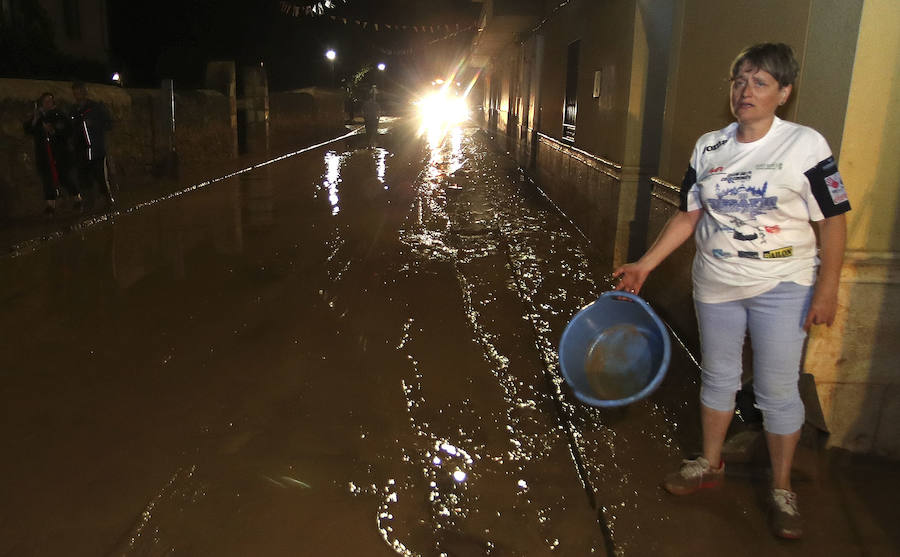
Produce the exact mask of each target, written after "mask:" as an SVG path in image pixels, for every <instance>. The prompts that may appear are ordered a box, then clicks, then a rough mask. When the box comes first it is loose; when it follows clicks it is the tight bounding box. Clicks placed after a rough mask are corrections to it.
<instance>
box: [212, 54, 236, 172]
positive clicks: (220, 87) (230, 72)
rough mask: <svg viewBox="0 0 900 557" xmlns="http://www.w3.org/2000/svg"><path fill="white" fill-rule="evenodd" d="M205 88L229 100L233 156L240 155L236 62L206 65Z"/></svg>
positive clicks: (227, 61) (218, 62) (216, 62)
mask: <svg viewBox="0 0 900 557" xmlns="http://www.w3.org/2000/svg"><path fill="white" fill-rule="evenodd" d="M204 86H205V87H206V88H207V89H212V90H213V91H218V92H219V93H222V94H223V95H225V96H226V97H227V98H228V106H229V109H230V112H229V114H230V122H231V145H232V148H231V156H232V157H236V156H237V153H238V140H237V74H236V72H235V69H234V61H232V60H225V61H214V62H209V63H208V64H206V77H205V79H204Z"/></svg>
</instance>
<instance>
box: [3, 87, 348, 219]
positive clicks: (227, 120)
mask: <svg viewBox="0 0 900 557" xmlns="http://www.w3.org/2000/svg"><path fill="white" fill-rule="evenodd" d="M45 91H49V92H51V93H53V95H54V96H55V97H56V102H57V106H59V107H60V109H62V110H63V111H64V112H66V111H68V109H69V108H70V107H71V105H72V104H73V102H74V99H73V97H72V90H71V82H68V81H39V80H23V79H0V222H2V221H6V220H10V219H17V218H22V217H26V216H29V215H36V214H39V213H40V212H41V210H42V208H43V195H42V188H41V185H40V181H39V179H38V177H37V173H36V171H35V168H34V153H33V149H34V148H33V143H32V140H31V137H30V136H27V135H25V133H24V132H23V129H22V122H23V121H24V120H25V119H26V118H29V117H30V114H31V111H32V109H33V103H34V101H35V99H37V98H38V97H39V96H40V95H41V93H43V92H45ZM89 94H90V96H91V98H93V99H95V100H98V101H101V102H103V103H104V104H105V105H106V107H107V108H108V109H109V111H110V114H111V115H112V118H113V129H112V131H111V132H110V133H109V136H108V144H109V162H110V171H111V173H112V175H113V177H114V180H115V182H116V184H117V186H118V187H119V189H120V190H128V189H131V188H139V187H141V185H142V184H146V183H147V182H148V181H150V180H152V179H153V178H154V175H155V174H156V173H157V170H160V169H161V168H162V167H163V166H164V164H165V162H166V157H165V155H166V154H167V153H168V151H169V142H170V140H169V135H168V134H169V129H170V123H169V122H168V121H167V120H166V117H165V114H167V110H166V108H167V107H166V106H165V103H166V102H167V101H166V99H165V98H164V97H163V95H162V93H161V92H160V90H158V89H122V88H120V87H114V86H108V85H96V84H91V85H89ZM230 103H231V100H230V99H229V97H227V96H225V95H223V94H221V93H219V92H216V91H212V90H196V91H176V92H175V124H176V125H175V150H176V153H177V159H178V162H179V164H181V165H183V166H184V165H191V166H196V165H203V164H210V163H217V162H222V161H225V160H228V159H231V158H233V156H234V153H236V152H237V146H236V144H235V142H236V141H237V136H236V134H235V133H234V128H233V127H232V126H233V125H235V123H234V122H233V120H232V116H231V104H230ZM269 103H270V109H269V119H270V122H269V123H270V127H269V128H270V131H269V133H270V134H271V142H270V146H271V149H275V150H279V149H280V150H284V149H290V148H296V147H298V146H300V145H302V144H303V142H305V141H309V140H312V139H315V138H317V137H321V136H323V135H324V134H337V133H340V132H341V131H342V130H343V123H344V103H343V97H342V96H341V94H340V92H337V91H333V90H327V89H319V88H309V89H301V90H297V91H287V92H282V93H270V100H269Z"/></svg>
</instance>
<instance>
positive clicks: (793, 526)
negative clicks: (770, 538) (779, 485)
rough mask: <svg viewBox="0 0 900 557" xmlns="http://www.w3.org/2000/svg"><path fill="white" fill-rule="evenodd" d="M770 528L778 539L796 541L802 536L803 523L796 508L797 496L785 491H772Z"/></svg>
mask: <svg viewBox="0 0 900 557" xmlns="http://www.w3.org/2000/svg"><path fill="white" fill-rule="evenodd" d="M771 503H772V527H773V528H774V530H775V535H776V536H778V537H780V538H787V539H789V540H796V539H797V538H799V537H800V536H802V535H803V522H802V520H801V519H800V510H799V508H798V507H797V494H796V493H794V492H793V491H788V490H786V489H773V490H772V495H771Z"/></svg>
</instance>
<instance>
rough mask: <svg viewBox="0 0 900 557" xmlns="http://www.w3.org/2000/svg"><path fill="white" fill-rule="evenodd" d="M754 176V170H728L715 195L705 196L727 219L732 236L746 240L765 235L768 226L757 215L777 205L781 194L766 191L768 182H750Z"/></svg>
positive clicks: (713, 208) (760, 237)
mask: <svg viewBox="0 0 900 557" xmlns="http://www.w3.org/2000/svg"><path fill="white" fill-rule="evenodd" d="M752 178H753V172H752V171H749V170H747V171H741V172H733V173H730V174H726V175H725V177H724V178H723V179H722V180H721V181H720V182H719V183H718V184H716V187H715V189H714V192H715V197H709V198H708V199H707V200H706V203H707V206H708V207H709V209H710V210H712V211H715V212H716V213H718V214H720V215H722V216H724V217H726V218H727V219H728V225H729V228H730V229H731V232H732V237H733V238H734V239H735V240H739V241H745V242H749V241H753V240H758V239H764V238H765V236H766V234H767V233H768V232H769V230H768V229H767V228H766V227H765V226H760V225H759V224H758V223H757V222H756V217H758V216H759V215H762V214H765V213H766V212H768V211H771V210H774V209H775V208H776V207H777V206H778V197H777V196H775V195H767V191H768V189H769V184H768V182H764V183H763V185H762V186H761V187H756V186H754V185H753V184H752V183H751V182H750V180H751V179H752ZM754 253H755V252H754ZM738 255H740V254H738ZM742 257H745V256H742Z"/></svg>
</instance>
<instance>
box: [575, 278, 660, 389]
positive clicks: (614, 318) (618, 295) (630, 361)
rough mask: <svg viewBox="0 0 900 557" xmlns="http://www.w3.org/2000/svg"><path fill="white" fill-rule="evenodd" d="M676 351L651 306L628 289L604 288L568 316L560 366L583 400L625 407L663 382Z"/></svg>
mask: <svg viewBox="0 0 900 557" xmlns="http://www.w3.org/2000/svg"><path fill="white" fill-rule="evenodd" d="M671 356H672V345H671V341H670V340H669V332H668V331H667V330H666V327H665V325H664V324H663V322H662V320H660V318H659V317H658V316H657V315H656V313H654V312H653V309H652V308H651V307H650V305H649V304H648V303H647V302H645V301H644V300H643V299H642V298H641V297H640V296H637V295H635V294H631V293H629V292H620V291H612V292H604V293H603V294H602V295H601V296H600V297H599V298H598V299H597V300H596V301H594V302H592V303H591V304H589V305H587V306H585V307H584V308H582V309H581V311H579V312H578V313H577V314H576V315H575V317H573V318H572V320H571V321H569V324H568V325H567V326H566V330H565V331H563V335H562V340H560V343H559V365H560V368H561V369H562V375H563V377H564V378H565V380H566V383H568V384H569V386H570V387H572V390H573V391H574V392H575V396H576V397H578V399H579V400H581V401H582V402H585V403H587V404H590V405H592V406H601V407H611V406H624V405H626V404H631V403H632V402H635V401H637V400H640V399H642V398H644V397H646V396H647V395H649V394H650V393H652V392H653V391H655V390H656V388H657V387H659V385H660V383H662V380H663V377H665V375H666V370H667V369H668V367H669V359H670V358H671Z"/></svg>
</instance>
